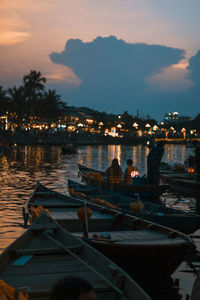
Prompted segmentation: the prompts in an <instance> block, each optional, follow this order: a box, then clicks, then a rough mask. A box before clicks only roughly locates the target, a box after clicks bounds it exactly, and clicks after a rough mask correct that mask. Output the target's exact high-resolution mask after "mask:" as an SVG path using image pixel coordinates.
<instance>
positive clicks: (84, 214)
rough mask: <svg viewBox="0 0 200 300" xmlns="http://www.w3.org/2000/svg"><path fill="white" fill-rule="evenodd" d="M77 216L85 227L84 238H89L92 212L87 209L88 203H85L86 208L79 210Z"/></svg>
mask: <svg viewBox="0 0 200 300" xmlns="http://www.w3.org/2000/svg"><path fill="white" fill-rule="evenodd" d="M77 215H78V217H79V219H80V221H81V223H82V225H83V236H84V237H86V238H88V220H89V219H90V217H91V215H92V211H91V209H90V208H88V207H87V203H86V201H84V207H79V208H78V209H77Z"/></svg>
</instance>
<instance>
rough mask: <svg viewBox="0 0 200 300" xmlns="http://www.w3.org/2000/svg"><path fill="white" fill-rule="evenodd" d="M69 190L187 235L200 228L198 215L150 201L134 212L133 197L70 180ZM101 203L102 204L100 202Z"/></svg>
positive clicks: (76, 194)
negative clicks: (132, 208)
mask: <svg viewBox="0 0 200 300" xmlns="http://www.w3.org/2000/svg"><path fill="white" fill-rule="evenodd" d="M68 190H69V193H70V195H71V196H73V197H78V198H80V199H87V200H88V201H93V202H94V201H97V202H98V199H100V200H102V205H103V204H104V205H106V204H107V203H108V204H112V205H114V206H115V207H116V208H121V209H122V210H123V211H124V212H126V213H131V214H132V215H134V216H136V217H139V218H142V219H144V220H148V221H151V222H154V223H158V224H161V225H163V226H166V227H171V228H174V229H176V230H178V231H181V232H183V233H185V234H191V233H193V232H195V231H196V230H197V229H199V228H200V215H198V214H194V213H187V212H184V211H182V210H178V209H174V208H171V207H167V206H165V205H160V204H157V203H152V202H150V201H142V209H139V207H136V210H135V212H134V211H132V210H130V205H131V203H133V201H134V200H133V199H132V198H131V197H127V196H124V195H120V194H119V193H112V192H105V191H101V190H98V189H97V188H94V187H92V186H89V185H84V184H80V183H78V182H75V181H73V180H68ZM105 201H106V203H105ZM99 203H101V202H100V201H99Z"/></svg>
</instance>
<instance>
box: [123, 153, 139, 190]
mask: <svg viewBox="0 0 200 300" xmlns="http://www.w3.org/2000/svg"><path fill="white" fill-rule="evenodd" d="M126 163H127V168H126V170H125V172H124V178H123V182H124V183H125V184H132V180H133V178H134V177H135V176H139V172H138V169H137V168H136V167H135V166H133V161H132V159H128V160H127V161H126Z"/></svg>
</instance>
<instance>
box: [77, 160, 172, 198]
mask: <svg viewBox="0 0 200 300" xmlns="http://www.w3.org/2000/svg"><path fill="white" fill-rule="evenodd" d="M78 167H79V176H80V177H81V179H82V181H83V182H84V183H86V184H89V185H92V186H95V187H98V188H99V189H102V190H107V191H112V192H118V193H121V194H124V195H127V196H131V197H132V196H133V197H134V196H136V194H139V196H140V198H141V199H148V200H149V201H152V202H159V200H158V197H159V196H160V195H161V194H163V193H164V192H165V191H166V190H167V189H168V188H169V185H168V184H163V185H149V184H141V185H135V184H122V183H119V184H116V183H110V182H108V181H107V180H106V177H105V176H104V172H102V171H99V170H95V169H91V168H87V167H85V166H83V165H80V164H78ZM95 174H100V175H101V177H102V179H101V180H99V179H98V178H96V177H94V176H95Z"/></svg>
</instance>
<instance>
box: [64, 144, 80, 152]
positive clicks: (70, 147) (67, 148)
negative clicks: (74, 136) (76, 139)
mask: <svg viewBox="0 0 200 300" xmlns="http://www.w3.org/2000/svg"><path fill="white" fill-rule="evenodd" d="M77 153H78V150H77V147H75V145H72V144H68V145H63V146H61V154H77Z"/></svg>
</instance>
